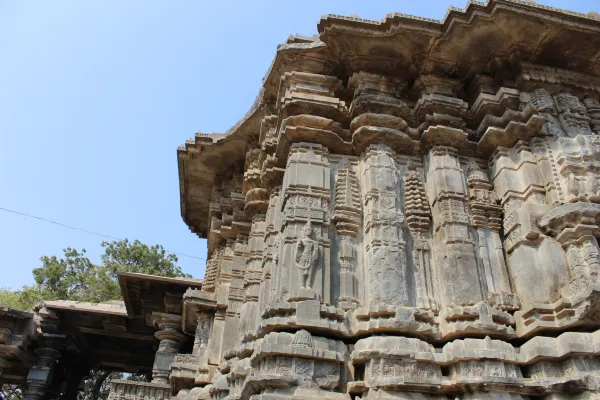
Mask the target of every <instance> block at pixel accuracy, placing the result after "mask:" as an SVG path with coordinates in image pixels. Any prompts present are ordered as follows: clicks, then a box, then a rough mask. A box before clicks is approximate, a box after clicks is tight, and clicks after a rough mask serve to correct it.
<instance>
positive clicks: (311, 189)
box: [276, 143, 331, 304]
mask: <svg viewBox="0 0 600 400" xmlns="http://www.w3.org/2000/svg"><path fill="white" fill-rule="evenodd" d="M327 154H328V151H327V148H325V147H323V146H321V145H318V144H311V143H295V144H293V145H292V146H291V148H290V155H289V159H288V163H287V169H286V173H285V175H284V182H283V187H282V194H281V195H282V196H283V213H284V215H283V236H282V239H281V240H282V242H281V243H280V249H279V259H278V260H279V263H280V265H279V274H278V279H277V288H276V297H277V299H278V300H279V301H302V300H320V301H322V302H324V303H325V304H329V303H330V302H331V265H330V261H331V260H330V241H329V228H328V226H329V211H328V210H329V199H330V167H329V161H328V159H327Z"/></svg>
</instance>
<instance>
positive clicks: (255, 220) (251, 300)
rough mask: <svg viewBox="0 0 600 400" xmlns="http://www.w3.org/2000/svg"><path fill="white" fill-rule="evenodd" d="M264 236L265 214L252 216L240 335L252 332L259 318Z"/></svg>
mask: <svg viewBox="0 0 600 400" xmlns="http://www.w3.org/2000/svg"><path fill="white" fill-rule="evenodd" d="M264 236H265V215H264V214H256V215H254V216H253V217H252V225H251V227H250V234H249V236H248V258H247V261H246V272H245V274H244V304H242V307H241V314H240V316H241V320H240V331H241V334H242V337H243V336H244V335H246V334H254V331H255V330H256V327H257V326H258V321H259V319H260V316H259V309H258V297H259V293H260V283H261V278H262V258H263V248H264V247H265V242H264V239H265V238H264Z"/></svg>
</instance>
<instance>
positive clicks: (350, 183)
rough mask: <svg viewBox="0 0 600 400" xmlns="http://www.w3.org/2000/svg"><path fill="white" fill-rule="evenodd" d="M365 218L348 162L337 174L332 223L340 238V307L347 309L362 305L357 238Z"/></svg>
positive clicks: (358, 189) (358, 188)
mask: <svg viewBox="0 0 600 400" xmlns="http://www.w3.org/2000/svg"><path fill="white" fill-rule="evenodd" d="M361 219H362V204H361V201H360V187H359V183H358V178H357V176H356V173H355V172H354V171H353V169H352V164H351V163H350V162H349V161H348V160H347V159H344V160H343V161H342V166H341V167H340V168H339V169H338V171H337V173H336V175H335V205H334V214H333V218H332V221H333V222H334V224H335V228H336V232H337V235H338V243H337V244H338V245H337V249H336V250H337V253H338V262H339V268H340V278H339V279H340V285H339V293H338V301H339V303H338V306H339V307H341V308H343V309H344V310H351V309H355V308H357V307H358V306H359V305H360V300H359V296H360V289H359V283H360V282H361V281H362V279H361V280H359V274H358V270H359V265H358V258H357V255H356V247H357V243H356V241H357V240H356V237H357V236H358V233H359V229H360V226H361Z"/></svg>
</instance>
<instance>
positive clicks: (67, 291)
mask: <svg viewBox="0 0 600 400" xmlns="http://www.w3.org/2000/svg"><path fill="white" fill-rule="evenodd" d="M102 247H103V248H104V253H103V254H102V255H101V257H100V260H101V263H100V264H94V263H93V262H92V261H91V260H90V259H89V258H88V257H87V256H86V252H85V249H83V250H81V251H78V250H76V249H72V248H67V249H64V250H63V252H64V255H63V257H61V258H59V257H56V256H43V257H41V258H40V261H41V262H42V265H41V266H40V267H39V268H35V269H34V270H33V278H34V280H35V284H34V285H33V286H23V288H21V289H19V290H10V289H5V288H4V289H2V288H0V306H8V307H11V308H14V309H18V310H30V309H32V308H33V307H35V305H37V304H38V303H39V302H40V301H41V300H43V299H46V300H74V301H89V302H94V303H99V302H103V301H107V300H120V299H122V296H121V291H120V288H119V283H118V281H117V277H118V274H119V273H121V272H137V273H143V274H149V275H159V276H169V277H191V275H188V274H185V273H183V271H182V270H181V268H180V267H179V266H178V265H177V261H178V259H177V256H176V255H174V254H170V253H167V252H166V251H165V249H164V248H163V247H162V246H161V245H155V246H148V245H146V244H144V243H142V242H140V241H139V240H135V241H133V242H130V241H129V240H127V239H125V240H115V241H112V242H102ZM113 377H114V378H121V377H123V375H122V374H119V373H112V374H109V373H108V372H106V371H102V370H99V369H93V370H92V371H90V374H89V376H88V377H87V378H86V379H85V380H84V382H83V385H82V387H83V391H82V392H81V393H80V396H79V399H97V398H106V396H107V394H108V391H107V389H108V384H107V383H108V380H110V379H112V378H113ZM107 379H108V380H107ZM129 379H135V380H140V379H142V378H141V377H139V376H136V375H131V376H129ZM13 386H14V385H13ZM7 390H11V391H12V392H11V394H12V396H11V397H10V398H13V396H15V393H16V392H14V390H13V387H12V386H11V387H10V388H9V387H7V386H6V385H4V387H2V388H0V394H2V393H3V392H4V393H5V394H6V391H7Z"/></svg>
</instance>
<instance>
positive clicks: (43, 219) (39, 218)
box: [0, 207, 206, 260]
mask: <svg viewBox="0 0 600 400" xmlns="http://www.w3.org/2000/svg"><path fill="white" fill-rule="evenodd" d="M0 210H2V211H6V212H9V213H13V214H17V215H21V216H24V217H29V218H33V219H38V220H40V221H44V222H49V223H51V224H55V225H58V226H62V227H64V228H68V229H73V230H75V231H80V232H85V233H89V234H90V235H96V236H101V237H105V238H109V239H113V240H123V239H120V238H118V237H114V236H110V235H105V234H103V233H98V232H92V231H88V230H86V229H81V228H76V227H74V226H71V225H67V224H63V223H61V222H56V221H52V220H49V219H46V218H42V217H37V216H35V215H31V214H26V213H22V212H19V211H15V210H9V209H8V208H4V207H0ZM164 250H165V251H166V252H167V253H171V254H176V255H178V256H182V257H189V258H196V259H198V260H206V258H204V257H197V256H191V255H189V254H183V253H178V252H175V251H171V250H168V249H164Z"/></svg>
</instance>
